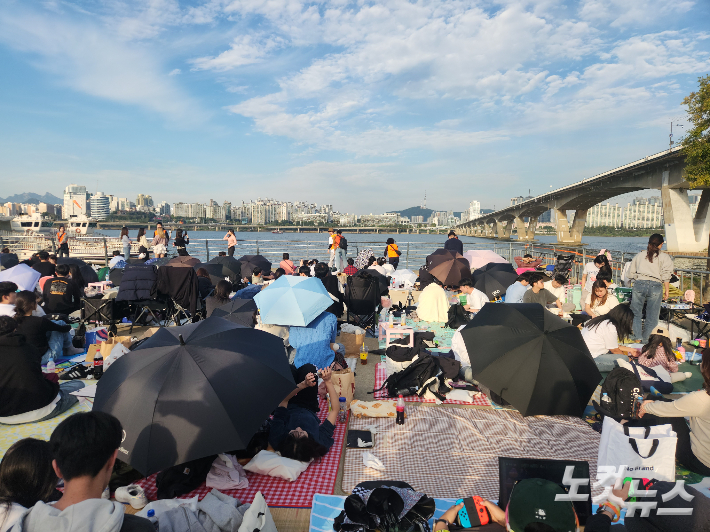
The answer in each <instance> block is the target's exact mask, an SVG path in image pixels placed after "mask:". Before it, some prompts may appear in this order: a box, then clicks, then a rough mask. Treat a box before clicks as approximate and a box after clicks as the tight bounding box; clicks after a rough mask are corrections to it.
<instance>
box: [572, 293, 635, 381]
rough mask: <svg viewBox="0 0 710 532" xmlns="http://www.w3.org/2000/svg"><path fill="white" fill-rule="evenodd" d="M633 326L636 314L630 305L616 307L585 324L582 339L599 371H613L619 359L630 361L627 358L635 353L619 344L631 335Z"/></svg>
mask: <svg viewBox="0 0 710 532" xmlns="http://www.w3.org/2000/svg"><path fill="white" fill-rule="evenodd" d="M633 326H634V313H633V312H631V309H630V308H629V306H628V305H619V306H618V307H614V308H613V309H611V310H610V311H609V312H608V313H607V314H603V315H602V316H598V317H596V318H593V319H591V320H589V321H588V322H586V323H585V324H584V327H583V328H582V338H584V343H585V344H587V348H588V349H589V352H590V353H591V355H592V357H594V363H595V364H596V365H597V368H598V369H599V371H611V370H612V369H614V366H615V361H616V359H617V358H622V359H624V360H628V359H627V358H626V356H628V354H629V353H634V352H635V350H634V349H632V348H630V347H623V346H619V342H622V341H623V340H624V338H626V337H627V336H629V335H630V334H631V332H632V331H633ZM625 355H626V356H625Z"/></svg>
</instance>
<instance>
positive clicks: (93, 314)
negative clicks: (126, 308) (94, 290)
mask: <svg viewBox="0 0 710 532" xmlns="http://www.w3.org/2000/svg"><path fill="white" fill-rule="evenodd" d="M81 303H82V305H81V323H82V324H86V323H89V322H93V323H97V324H102V325H108V326H109V328H108V330H109V332H112V333H114V334H116V332H117V328H116V324H117V323H118V322H119V321H120V317H117V316H116V313H115V312H114V303H115V300H114V299H103V298H101V297H97V298H89V297H85V298H82V300H81ZM67 323H68V322H67Z"/></svg>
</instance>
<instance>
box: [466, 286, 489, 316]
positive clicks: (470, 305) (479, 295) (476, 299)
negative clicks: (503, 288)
mask: <svg viewBox="0 0 710 532" xmlns="http://www.w3.org/2000/svg"><path fill="white" fill-rule="evenodd" d="M459 290H460V291H461V293H462V294H465V295H466V304H465V305H464V306H463V308H464V309H465V310H466V311H467V312H474V313H475V312H478V311H479V310H481V309H482V308H483V305H485V304H486V303H488V302H489V301H490V299H489V298H488V296H487V295H486V294H484V293H483V292H481V291H480V290H479V289H478V288H474V287H473V281H472V280H471V279H461V281H459Z"/></svg>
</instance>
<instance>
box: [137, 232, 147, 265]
mask: <svg viewBox="0 0 710 532" xmlns="http://www.w3.org/2000/svg"><path fill="white" fill-rule="evenodd" d="M136 240H138V246H139V247H138V258H139V259H146V260H147V259H148V258H149V257H148V247H149V246H150V244H149V243H148V239H147V238H146V236H145V228H144V227H141V228H139V229H138V236H137V237H136Z"/></svg>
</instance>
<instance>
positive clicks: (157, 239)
mask: <svg viewBox="0 0 710 532" xmlns="http://www.w3.org/2000/svg"><path fill="white" fill-rule="evenodd" d="M153 235H154V236H153V253H155V258H156V259H160V258H162V257H165V255H166V254H167V253H168V242H169V241H170V235H169V234H168V232H167V231H166V230H164V229H163V224H162V223H161V222H158V223H157V225H156V227H155V232H154V233H153ZM126 258H128V257H126Z"/></svg>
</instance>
